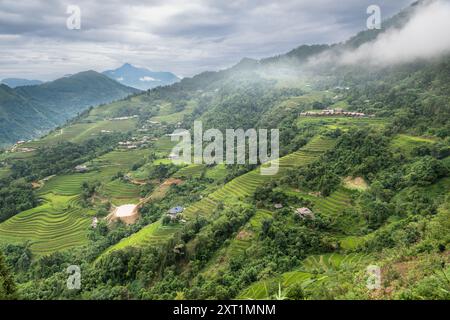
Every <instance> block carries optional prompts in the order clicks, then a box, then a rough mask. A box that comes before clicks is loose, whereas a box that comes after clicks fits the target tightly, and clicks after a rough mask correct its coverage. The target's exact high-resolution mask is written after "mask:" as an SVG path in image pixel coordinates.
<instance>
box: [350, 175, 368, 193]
mask: <svg viewBox="0 0 450 320" xmlns="http://www.w3.org/2000/svg"><path fill="white" fill-rule="evenodd" d="M344 187H346V188H347V189H351V190H359V191H366V190H367V189H369V185H368V184H367V182H366V181H365V180H364V178H362V177H356V178H353V177H347V178H345V179H344Z"/></svg>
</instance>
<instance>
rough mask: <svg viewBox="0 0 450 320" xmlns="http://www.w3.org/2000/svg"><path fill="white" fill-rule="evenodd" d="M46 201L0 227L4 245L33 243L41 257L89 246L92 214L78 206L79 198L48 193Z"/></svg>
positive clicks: (44, 197) (33, 248)
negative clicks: (88, 238) (88, 233)
mask: <svg viewBox="0 0 450 320" xmlns="http://www.w3.org/2000/svg"><path fill="white" fill-rule="evenodd" d="M42 198H43V203H42V204H41V205H40V206H38V207H36V208H33V209H30V210H26V211H23V212H21V213H19V214H17V215H15V216H14V217H12V218H10V219H8V220H7V221H5V222H3V223H1V224H0V242H2V243H23V242H29V243H30V249H31V251H32V252H33V253H34V254H36V255H38V256H41V255H46V254H50V253H52V252H55V251H59V250H68V249H71V248H74V247H77V246H81V245H84V244H86V243H87V241H88V240H87V231H88V228H89V225H90V223H91V219H92V218H91V212H89V211H88V210H85V209H82V208H81V207H79V206H78V201H77V200H78V197H77V196H61V195H54V194H47V195H45V196H43V197H42Z"/></svg>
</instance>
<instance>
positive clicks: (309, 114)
mask: <svg viewBox="0 0 450 320" xmlns="http://www.w3.org/2000/svg"><path fill="white" fill-rule="evenodd" d="M300 116H304V117H326V116H344V117H353V118H364V117H373V115H366V114H365V113H362V112H353V111H344V110H343V109H339V108H337V109H325V110H322V111H318V112H313V111H307V112H302V113H300Z"/></svg>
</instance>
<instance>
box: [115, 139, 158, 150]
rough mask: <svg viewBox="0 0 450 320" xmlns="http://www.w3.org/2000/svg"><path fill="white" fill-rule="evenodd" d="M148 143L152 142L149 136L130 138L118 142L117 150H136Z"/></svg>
mask: <svg viewBox="0 0 450 320" xmlns="http://www.w3.org/2000/svg"><path fill="white" fill-rule="evenodd" d="M150 141H154V139H151V138H150V137H149V136H143V137H132V138H131V140H127V141H120V142H119V148H120V149H137V148H139V147H143V146H146V145H147V144H148V143H149V142H150Z"/></svg>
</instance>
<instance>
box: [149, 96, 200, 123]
mask: <svg viewBox="0 0 450 320" xmlns="http://www.w3.org/2000/svg"><path fill="white" fill-rule="evenodd" d="M195 107H196V102H195V101H189V102H188V103H187V105H186V107H185V108H184V109H183V110H182V111H179V112H174V111H175V110H174V109H173V106H172V104H170V103H165V104H163V105H162V106H161V108H160V110H159V114H158V115H157V116H155V117H152V118H151V120H152V121H158V122H167V123H170V124H173V123H178V122H180V121H183V118H184V116H185V115H187V114H191V113H192V111H194V109H195Z"/></svg>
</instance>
